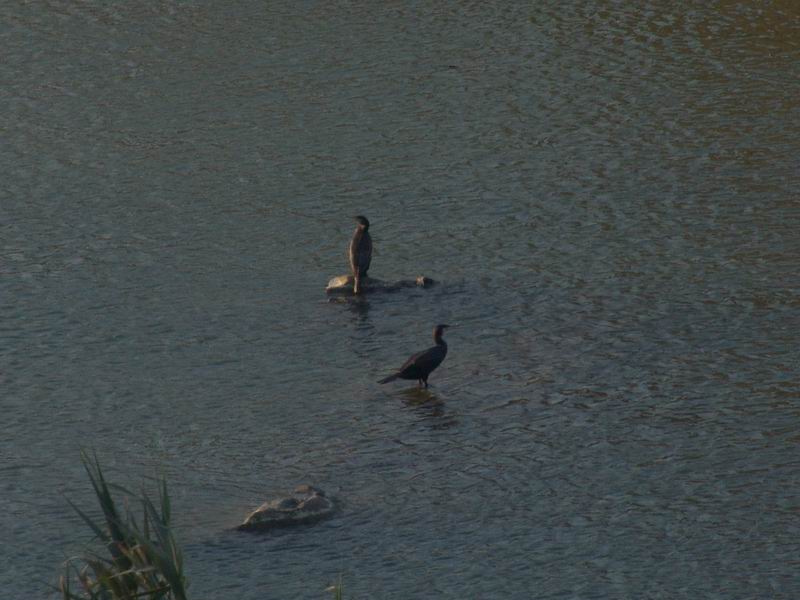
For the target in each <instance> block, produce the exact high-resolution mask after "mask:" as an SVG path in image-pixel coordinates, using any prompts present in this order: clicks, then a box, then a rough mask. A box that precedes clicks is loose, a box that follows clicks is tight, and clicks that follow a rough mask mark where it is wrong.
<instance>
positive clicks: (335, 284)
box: [325, 275, 434, 294]
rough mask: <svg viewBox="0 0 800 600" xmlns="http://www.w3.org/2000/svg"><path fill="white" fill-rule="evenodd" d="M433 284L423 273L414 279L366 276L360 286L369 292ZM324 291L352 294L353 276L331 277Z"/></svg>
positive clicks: (390, 290)
mask: <svg viewBox="0 0 800 600" xmlns="http://www.w3.org/2000/svg"><path fill="white" fill-rule="evenodd" d="M433 284H434V281H433V279H431V278H430V277H425V276H423V275H419V276H417V277H416V278H415V279H401V280H399V281H383V280H382V279H375V278H374V277H366V278H364V279H362V280H361V288H362V291H363V292H364V293H371V292H394V291H396V290H400V289H403V288H411V287H423V288H426V287H430V286H432V285H433ZM325 291H326V292H327V293H329V294H352V293H353V276H352V275H339V276H338V277H334V278H332V279H331V280H330V281H329V282H328V286H327V287H326V288H325Z"/></svg>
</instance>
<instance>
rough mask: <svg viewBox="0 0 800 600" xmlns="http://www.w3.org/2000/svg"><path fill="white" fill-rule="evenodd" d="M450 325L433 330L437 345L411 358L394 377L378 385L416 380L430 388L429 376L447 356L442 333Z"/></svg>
mask: <svg viewBox="0 0 800 600" xmlns="http://www.w3.org/2000/svg"><path fill="white" fill-rule="evenodd" d="M446 327H450V326H449V325H437V326H436V328H435V329H434V330H433V341H434V342H436V345H435V346H433V347H431V348H428V349H427V350H423V351H422V352H417V353H416V354H412V355H411V357H410V358H409V359H408V360H407V361H406V362H405V363H404V364H403V366H402V367H400V368H399V369H398V371H397V373H395V374H394V375H389V377H387V378H385V379H381V380H380V381H379V382H378V383H389V382H390V381H394V380H395V379H416V380H417V381H419V385H420V386H422V385H423V384H424V385H425V387H428V376H429V375H430V374H431V373H432V372H433V370H434V369H435V368H436V367H438V366H439V365H440V364H442V361H443V360H444V357H445V356H447V343H446V342H445V341H444V339H442V333H443V332H444V330H445V328H446Z"/></svg>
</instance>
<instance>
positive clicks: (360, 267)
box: [347, 215, 372, 294]
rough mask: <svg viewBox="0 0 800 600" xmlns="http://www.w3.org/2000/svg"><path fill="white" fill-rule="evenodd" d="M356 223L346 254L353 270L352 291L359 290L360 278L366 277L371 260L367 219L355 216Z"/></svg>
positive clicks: (356, 292) (357, 291)
mask: <svg viewBox="0 0 800 600" xmlns="http://www.w3.org/2000/svg"><path fill="white" fill-rule="evenodd" d="M355 219H356V222H357V223H358V225H357V226H356V230H355V231H354V232H353V239H352V240H350V247H349V248H348V251H347V256H348V258H349V260H350V269H351V270H352V271H353V280H354V281H353V293H354V294H358V293H359V292H360V291H361V278H362V277H363V278H366V276H367V270H368V269H369V263H370V262H372V238H371V237H370V236H369V221H368V220H367V217H362V216H361V215H359V216H357V217H355Z"/></svg>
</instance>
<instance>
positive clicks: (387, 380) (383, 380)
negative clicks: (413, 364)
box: [378, 373, 397, 383]
mask: <svg viewBox="0 0 800 600" xmlns="http://www.w3.org/2000/svg"><path fill="white" fill-rule="evenodd" d="M395 379H397V374H396V373H395V374H394V375H389V376H388V377H386V378H384V379H381V380H380V381H379V382H378V383H389V382H390V381H394V380H395Z"/></svg>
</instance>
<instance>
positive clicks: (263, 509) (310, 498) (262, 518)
mask: <svg viewBox="0 0 800 600" xmlns="http://www.w3.org/2000/svg"><path fill="white" fill-rule="evenodd" d="M333 511H334V503H333V500H331V499H330V498H329V497H328V496H326V495H325V492H323V491H322V490H320V489H319V488H315V487H313V486H310V485H300V486H297V487H296V488H295V490H294V493H293V495H292V496H290V497H286V498H277V499H275V500H269V501H267V502H265V503H264V504H262V505H261V506H259V507H258V508H257V509H255V510H254V511H253V512H251V513H250V514H249V515H247V518H246V519H245V520H244V523H242V524H241V525H239V526H238V527H237V529H238V530H239V531H266V530H269V529H272V528H274V527H285V526H287V525H301V524H303V523H314V522H316V521H319V520H321V519H324V518H326V517H329V516H331V515H332V514H333Z"/></svg>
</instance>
